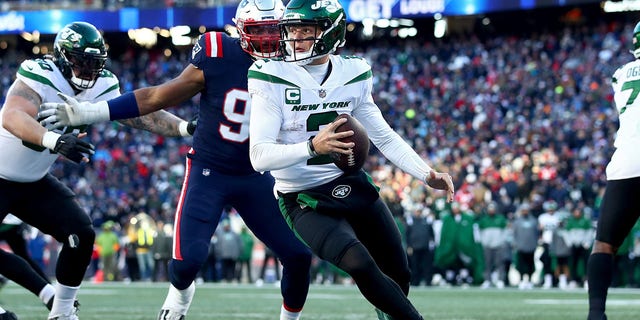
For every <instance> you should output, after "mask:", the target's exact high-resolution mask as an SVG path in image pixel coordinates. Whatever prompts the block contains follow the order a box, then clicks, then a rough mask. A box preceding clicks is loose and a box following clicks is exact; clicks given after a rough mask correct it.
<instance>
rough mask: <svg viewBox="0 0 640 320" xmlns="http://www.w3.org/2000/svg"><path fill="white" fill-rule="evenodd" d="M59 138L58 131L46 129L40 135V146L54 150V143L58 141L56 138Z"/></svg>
mask: <svg viewBox="0 0 640 320" xmlns="http://www.w3.org/2000/svg"><path fill="white" fill-rule="evenodd" d="M59 138H60V134H59V133H55V132H53V131H47V132H45V133H44V134H43V135H42V146H43V147H45V148H47V149H50V150H54V149H55V148H56V143H58V139H59Z"/></svg>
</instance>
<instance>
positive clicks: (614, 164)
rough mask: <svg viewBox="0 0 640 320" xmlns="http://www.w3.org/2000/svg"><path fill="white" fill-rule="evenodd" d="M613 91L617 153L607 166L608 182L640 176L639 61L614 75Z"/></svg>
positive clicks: (624, 67)
mask: <svg viewBox="0 0 640 320" xmlns="http://www.w3.org/2000/svg"><path fill="white" fill-rule="evenodd" d="M611 85H612V87H613V91H614V96H613V98H614V101H615V105H616V109H617V110H618V115H619V116H618V117H619V120H620V127H619V129H618V132H617V134H616V139H615V142H614V146H615V147H616V151H615V152H614V154H613V156H612V157H611V161H610V162H609V164H608V165H607V180H619V179H628V178H633V177H638V176H640V162H638V161H636V159H640V148H639V147H638V145H640V95H639V94H640V60H634V61H632V62H629V63H627V64H625V65H624V66H622V67H620V68H619V69H618V70H616V72H615V73H614V74H613V79H612V84H611Z"/></svg>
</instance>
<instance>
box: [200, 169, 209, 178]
mask: <svg viewBox="0 0 640 320" xmlns="http://www.w3.org/2000/svg"><path fill="white" fill-rule="evenodd" d="M210 174H211V170H209V169H202V175H203V176H205V177H208V176H209V175H210Z"/></svg>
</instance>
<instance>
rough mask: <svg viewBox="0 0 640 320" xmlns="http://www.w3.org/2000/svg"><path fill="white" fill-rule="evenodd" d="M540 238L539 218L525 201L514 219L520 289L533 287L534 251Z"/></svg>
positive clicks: (514, 240) (514, 244) (514, 241)
mask: <svg viewBox="0 0 640 320" xmlns="http://www.w3.org/2000/svg"><path fill="white" fill-rule="evenodd" d="M539 238H540V231H539V229H538V219H536V218H535V217H534V216H533V215H532V214H531V213H530V210H529V204H528V203H526V202H525V203H523V204H521V205H520V207H519V208H518V211H517V213H516V218H515V220H514V221H513V246H514V248H515V251H516V269H517V270H518V272H520V283H519V284H518V288H519V289H520V290H526V289H532V288H533V279H532V277H531V276H532V275H533V272H534V271H535V261H534V253H535V251H536V248H537V247H538V239H539Z"/></svg>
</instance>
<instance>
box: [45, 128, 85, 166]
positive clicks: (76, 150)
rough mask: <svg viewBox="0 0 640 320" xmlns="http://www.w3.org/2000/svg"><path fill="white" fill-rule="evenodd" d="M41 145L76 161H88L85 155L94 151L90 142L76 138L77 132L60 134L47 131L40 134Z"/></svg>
mask: <svg viewBox="0 0 640 320" xmlns="http://www.w3.org/2000/svg"><path fill="white" fill-rule="evenodd" d="M42 146H44V147H47V148H49V149H51V150H53V151H54V152H57V153H60V154H61V155H63V156H65V157H67V158H68V159H69V160H71V161H73V162H76V163H80V162H81V161H84V162H87V161H89V158H87V155H91V154H94V153H95V147H94V146H93V145H92V144H91V143H88V142H86V141H82V140H81V139H80V138H78V134H77V133H65V134H62V135H60V134H58V133H55V132H52V131H47V132H46V133H45V134H44V136H42Z"/></svg>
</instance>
